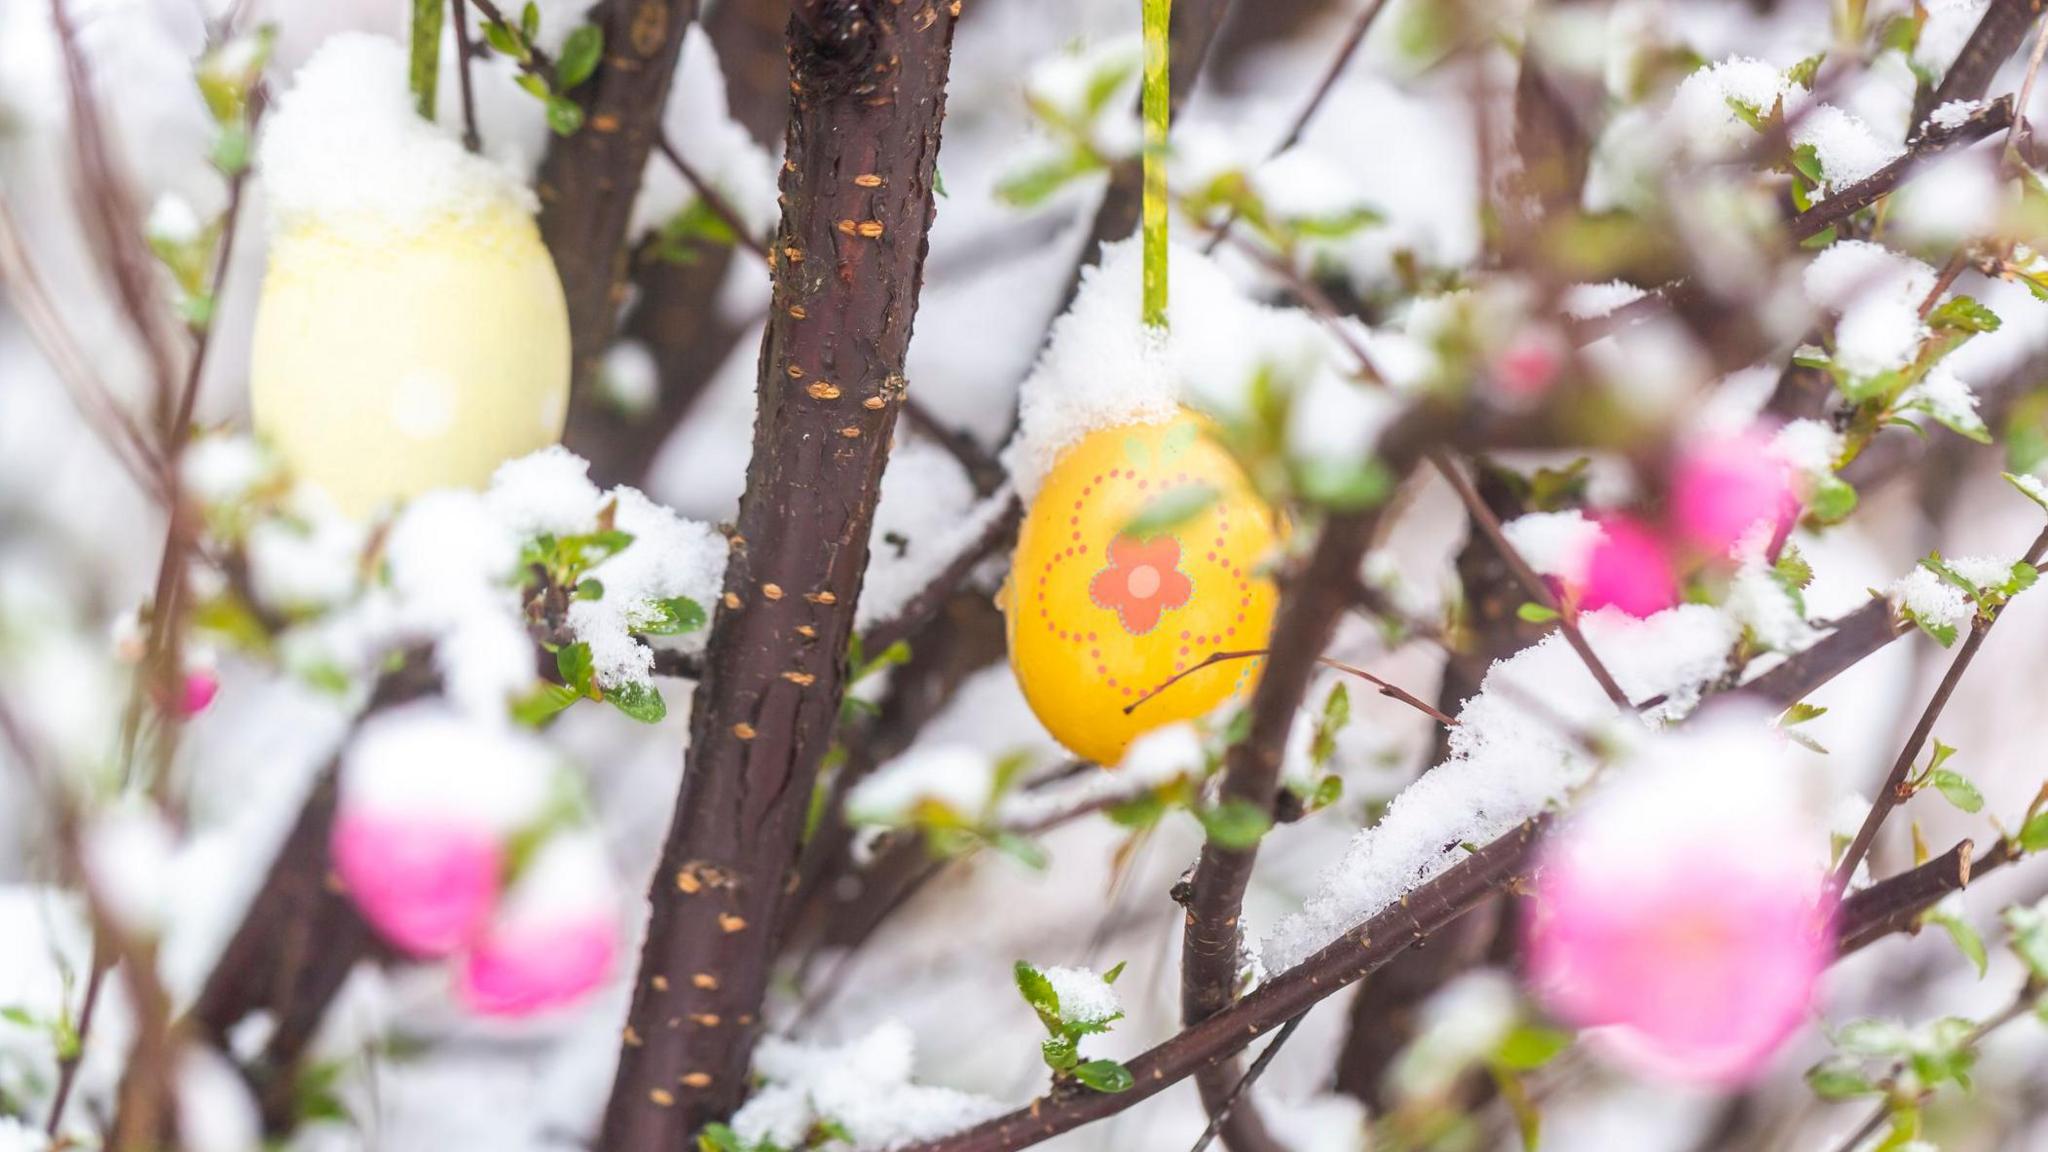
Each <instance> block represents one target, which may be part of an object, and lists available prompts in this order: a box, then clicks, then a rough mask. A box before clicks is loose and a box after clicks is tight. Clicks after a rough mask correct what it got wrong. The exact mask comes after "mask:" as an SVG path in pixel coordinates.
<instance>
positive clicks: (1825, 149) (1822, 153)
mask: <svg viewBox="0 0 2048 1152" xmlns="http://www.w3.org/2000/svg"><path fill="white" fill-rule="evenodd" d="M1792 142H1793V143H1794V144H1799V145H1811V146H1812V147H1813V151H1814V156H1815V157H1816V158H1817V159H1818V160H1819V161H1820V168H1821V172H1822V174H1823V175H1825V176H1826V177H1827V183H1828V186H1829V187H1831V188H1837V189H1839V188H1843V187H1846V186H1848V185H1850V184H1854V183H1856V182H1857V181H1859V180H1862V179H1864V178H1865V177H1867V176H1869V175H1870V174H1871V173H1873V172H1876V171H1877V170H1878V169H1880V168H1882V167H1884V166H1885V165H1887V164H1889V163H1891V162H1892V161H1894V160H1896V159H1898V158H1899V157H1900V156H1902V155H1904V154H1905V149H1904V148H1901V147H1899V146H1898V145H1896V144H1890V143H1887V142H1885V141H1883V140H1880V139H1878V137H1877V134H1876V133H1875V132H1872V131H1871V130H1870V126H1869V125H1867V124H1865V123H1864V122H1863V121H1862V120H1859V119H1857V118H1856V117H1855V116H1853V115H1851V114H1849V113H1847V112H1844V111H1842V110H1841V109H1840V108H1837V107H1835V106H1834V105H1832V104H1823V105H1821V106H1820V107H1818V108H1814V109H1812V110H1811V111H1809V112H1808V113H1807V114H1806V115H1805V117H1803V118H1802V119H1801V120H1800V121H1799V123H1798V124H1797V125H1795V126H1794V127H1793V129H1792Z"/></svg>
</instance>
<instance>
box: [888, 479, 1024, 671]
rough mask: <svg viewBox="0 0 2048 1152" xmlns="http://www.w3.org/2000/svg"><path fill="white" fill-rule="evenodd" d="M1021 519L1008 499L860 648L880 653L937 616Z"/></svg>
mask: <svg viewBox="0 0 2048 1152" xmlns="http://www.w3.org/2000/svg"><path fill="white" fill-rule="evenodd" d="M1023 518H1024V507H1023V505H1022V504H1021V503H1019V502H1018V500H1017V498H1016V497H1015V496H1011V497H1010V498H1009V503H1008V505H1006V506H1005V507H1004V509H1003V511H1002V513H1001V514H999V515H997V516H995V517H993V518H992V519H990V520H989V522H988V527H987V528H985V529H984V530H983V531H982V534H981V535H980V536H979V537H977V538H976V539H975V540H974V541H972V542H971V543H969V544H968V546H967V547H965V548H963V549H961V550H960V554H959V555H958V556H955V557H954V558H953V559H952V561H951V562H950V563H948V564H947V565H946V566H945V567H944V568H942V569H940V570H939V573H938V575H936V576H934V577H933V578H932V582H931V583H929V584H927V585H925V586H924V588H922V589H921V590H919V591H918V592H917V593H916V594H915V595H913V596H912V597H911V598H910V599H909V600H906V601H904V603H903V607H902V608H900V609H898V610H897V612H896V614H895V615H894V616H892V617H890V618H889V619H887V620H883V621H880V622H878V623H876V624H873V625H870V626H869V627H868V630H867V632H866V633H865V634H864V635H863V636H862V637H861V643H862V646H863V647H864V648H865V649H866V650H867V651H869V652H881V651H884V650H886V649H887V648H888V647H889V646H890V645H892V644H894V643H896V642H897V641H898V640H908V639H910V637H911V635H912V634H913V633H915V632H916V631H917V630H918V629H920V628H922V627H924V625H925V624H926V623H927V622H928V621H930V620H931V619H932V617H933V616H935V615H937V614H938V612H939V609H941V608H943V607H944V606H945V604H946V601H947V600H949V599H951V598H952V596H953V593H954V592H956V591H958V590H959V588H960V586H961V585H962V584H963V583H965V582H966V580H967V577H968V576H969V575H971V574H973V572H974V570H975V569H976V568H978V567H980V566H981V562H982V561H983V560H986V559H988V558H989V557H990V556H992V555H994V554H995V553H996V552H997V551H998V550H999V549H1001V548H1002V547H1003V546H1004V545H1005V544H1006V543H1008V542H1009V541H1010V540H1012V539H1014V538H1015V537H1016V533H1017V525H1018V523H1019V522H1020V521H1022V520H1023Z"/></svg>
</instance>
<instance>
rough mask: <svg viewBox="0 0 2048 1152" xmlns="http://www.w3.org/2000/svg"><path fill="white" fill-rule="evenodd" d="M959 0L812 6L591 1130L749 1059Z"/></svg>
mask: <svg viewBox="0 0 2048 1152" xmlns="http://www.w3.org/2000/svg"><path fill="white" fill-rule="evenodd" d="M954 22H955V17H954V15H953V14H952V11H951V8H950V7H949V6H934V5H932V4H925V5H921V6H918V7H915V8H913V7H910V6H909V5H902V6H898V5H895V4H884V3H879V2H869V3H861V4H849V3H843V2H827V0H800V2H799V3H797V4H796V5H795V6H794V7H793V9H792V14H791V19H790V62H791V83H790V91H791V93H792V99H791V107H790V118H789V150H788V159H787V161H786V163H785V164H784V165H783V176H782V192H783V197H782V199H783V205H784V208H783V218H782V224H781V229H780V234H779V236H778V238H777V241H776V244H775V248H774V251H775V253H776V261H775V285H774V304H773V307H772V308H771V311H770V315H769V321H768V329H767V332H766V334H765V336H764V338H763V342H762V349H761V376H760V384H759V411H760V415H759V417H758V419H757V422H756V425H755V432H754V454H753V461H752V463H751V464H750V465H749V468H748V478H747V489H746V494H745V495H744V496H743V497H742V499H741V501H740V511H739V521H738V526H737V530H736V532H735V534H734V536H733V539H732V549H733V551H732V559H731V561H730V563H729V565H728V568H727V571H726V580H725V596H724V597H723V598H722V601H721V605H720V607H719V609H718V612H717V615H716V617H715V619H714V620H713V623H712V628H711V636H710V640H709V645H708V648H707V651H706V655H705V667H706V669H707V671H706V676H705V680H704V682H703V683H702V684H701V685H700V687H699V689H698V698H697V701H696V704H695V706H694V707H693V708H692V710H691V738H690V746H689V752H688V756H687V759H686V767H685V771H684V773H683V784H682V789H681V792H680V794H679V795H678V797H677V801H676V812H675V818H674V821H673V823H672V824H671V826H670V828H669V834H668V840H667V844H666V846H665V847H664V849H663V854H662V860H661V864H660V868H659V870H658V871H657V873H656V875H655V877H654V880H653V883H652V887H651V892H650V901H651V903H652V914H651V918H650V921H649V925H648V932H647V940H646V944H645V947H644V949H643V951H642V953H641V957H640V967H639V975H638V977H637V979H636V980H635V983H634V990H633V1004H632V1008H631V1010H630V1013H629V1015H628V1017H627V1024H626V1029H625V1034H624V1043H623V1047H622V1050H621V1053H620V1064H619V1071H618V1078H617V1079H616V1080H615V1081H614V1083H613V1086H612V1093H611V1100H610V1103H609V1104H608V1105H607V1107H606V1110H605V1116H604V1126H603V1133H602V1136H601V1138H600V1140H599V1146H600V1147H603V1148H606V1149H611V1150H614V1152H655V1150H664V1152H665V1150H668V1149H674V1148H678V1147H682V1146H684V1145H685V1143H686V1142H687V1141H688V1140H689V1139H690V1138H691V1137H692V1136H693V1135H694V1134H695V1133H696V1132H697V1130H698V1129H699V1128H701V1127H702V1126H703V1125H704V1124H706V1123H708V1122H710V1121H712V1120H717V1119H720V1118H722V1117H724V1116H725V1115H727V1114H729V1113H730V1112H731V1110H732V1109H733V1108H734V1107H735V1106H737V1105H738V1103H739V1102H740V1100H741V1099H742V1098H743V1097H744V1095H745V1092H746V1076H747V1066H748V1061H749V1058H750V1056H751V1054H752V1050H753V1043H754V1040H755V1037H756V1034H757V1031H758V1028H759V1020H760V1010H761V1003H762V1000H763V998H764V996H765V994H766V991H767V982H768V974H769V967H770V964H769V961H770V960H771V959H772V957H773V955H774V950H775V944H776V938H777V935H778V927H779V920H780V917H781V913H782V911H783V903H784V901H783V896H784V894H785V892H786V891H787V887H788V885H789V883H790V882H791V880H792V879H793V878H794V875H795V873H794V866H795V864H796V861H797V849H798V841H799V838H800V836H801V833H802V830H803V825H804V816H805V812H806V810H807V808H808V806H809V803H810V798H811V791H812V787H813V785H814V783H815V781H816V778H817V772H818V766H819V763H820V761H821V760H822V759H823V757H824V755H825V753H826V751H827V749H828V747H829V746H830V744H831V742H832V740H833V736H834V733H835V731H836V728H837V724H838V715H839V708H840V702H841V697H842V695H843V693H844V689H845V652H846V646H847V642H848V640H849V639H850V637H851V634H852V630H853V608H854V603H855V601H856V600H857V598H858V596H859V593H860V582H861V576H862V573H863V571H864V569H865V568H866V565H867V555H868V537H869V533H870V530H871V529H872V527H873V515H874V507H875V501H876V497H877V496H878V494H879V489H880V484H881V478H882V470H883V466H884V465H885V464H886V462H887V457H888V447H889V440H890V435H891V432H892V431H893V429H894V426H895V422H896V413H897V410H898V408H899V407H900V406H901V400H902V393H903V388H904V381H903V376H902V370H903V360H904V353H905V351H906V349H907V346H908V344H909V340H910V329H911V319H912V315H913V312H914V310H915V307H916V302H917V291H918V287H919V281H920V278H921V272H922V267H923V262H924V256H925V251H926V235H927V232H928V230H929V228H930V225H931V218H932V179H933V168H934V163H935V161H936V158H937V154H938V147H939V129H940V121H941V118H942V116H943V114H944V109H945V83H946V75H947V70H948V66H949V64H950V62H951V52H952V35H953V27H954Z"/></svg>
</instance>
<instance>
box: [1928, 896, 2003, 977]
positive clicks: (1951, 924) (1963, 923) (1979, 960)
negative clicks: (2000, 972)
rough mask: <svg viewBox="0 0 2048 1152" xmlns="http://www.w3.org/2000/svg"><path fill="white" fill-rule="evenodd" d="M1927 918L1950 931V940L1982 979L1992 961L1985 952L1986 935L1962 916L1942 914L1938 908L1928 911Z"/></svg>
mask: <svg viewBox="0 0 2048 1152" xmlns="http://www.w3.org/2000/svg"><path fill="white" fill-rule="evenodd" d="M1926 920H1927V922H1928V923H1930V924H1939V925H1941V929H1942V931H1944V932H1946V933H1948V938H1949V941H1950V942H1951V943H1953V944H1954V945H1955V946H1956V951H1958V952H1961V953H1962V954H1963V957H1964V958H1965V959H1967V960H1968V961H1969V962H1970V966H1971V967H1973V968H1975V969H1976V970H1977V976H1978V977H1979V978H1980V979H1981V978H1982V977H1983V975H1984V971H1985V969H1986V967H1987V966H1988V965H1989V964H1990V962H1991V961H1990V957H1988V956H1986V955H1985V954H1984V937H1983V935H1982V934H1981V933H1979V932H1978V931H1977V928H1976V925H1974V924H1971V923H1970V922H1969V921H1968V920H1965V919H1963V918H1962V917H1960V916H1946V915H1942V914H1940V912H1939V910H1938V908H1937V909H1936V910H1933V911H1930V912H1928V914H1927V916H1926Z"/></svg>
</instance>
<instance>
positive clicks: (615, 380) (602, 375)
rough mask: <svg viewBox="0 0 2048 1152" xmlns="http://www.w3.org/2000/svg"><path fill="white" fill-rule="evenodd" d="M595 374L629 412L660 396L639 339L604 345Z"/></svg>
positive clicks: (654, 368) (647, 407)
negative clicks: (601, 357)
mask: <svg viewBox="0 0 2048 1152" xmlns="http://www.w3.org/2000/svg"><path fill="white" fill-rule="evenodd" d="M692 27H693V28H694V27H695V26H694V25H692ZM597 377H598V381H599V383H600V384H601V385H602V386H603V388H604V393H605V397H606V398H607V399H609V400H610V401H611V402H612V403H614V404H616V405H618V406H619V408H620V410H621V411H623V412H625V413H627V414H628V415H633V416H642V415H645V414H647V413H648V412H649V411H651V410H652V409H653V408H654V405H655V403H656V402H657V401H659V400H660V399H661V367H660V365H658V364H656V363H655V362H654V353H653V352H651V351H649V350H648V348H647V345H645V344H643V343H641V342H640V341H638V340H621V341H619V342H618V343H616V344H613V345H612V346H611V347H610V348H607V349H606V350H605V354H604V364H603V365H602V366H601V367H600V368H599V369H598V370H597Z"/></svg>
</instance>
